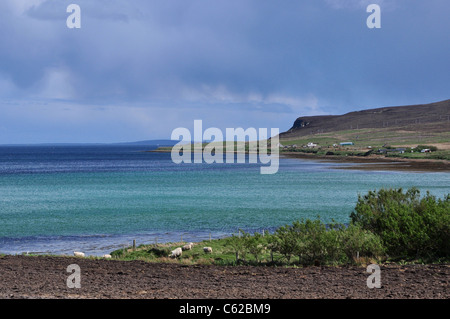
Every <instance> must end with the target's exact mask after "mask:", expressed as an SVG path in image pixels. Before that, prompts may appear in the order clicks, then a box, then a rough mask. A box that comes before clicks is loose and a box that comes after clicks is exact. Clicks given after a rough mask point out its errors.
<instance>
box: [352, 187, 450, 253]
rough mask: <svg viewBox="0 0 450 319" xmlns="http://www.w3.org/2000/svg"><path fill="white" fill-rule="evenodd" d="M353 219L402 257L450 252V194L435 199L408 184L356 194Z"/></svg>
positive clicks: (389, 250)
mask: <svg viewBox="0 0 450 319" xmlns="http://www.w3.org/2000/svg"><path fill="white" fill-rule="evenodd" d="M350 217H351V220H352V222H353V223H355V224H358V225H360V226H361V227H362V228H363V229H364V230H367V231H371V232H373V233H375V234H377V235H378V236H380V238H381V240H382V242H383V245H384V246H385V248H386V252H387V254H389V255H390V256H393V257H402V258H413V259H414V258H426V259H435V258H439V257H449V256H450V195H447V196H446V198H444V199H438V200H437V199H436V198H435V197H434V196H432V195H430V194H429V192H427V194H426V196H424V197H423V198H420V191H419V190H417V189H416V188H411V189H409V190H408V191H406V192H403V190H402V189H401V188H400V189H380V190H379V191H378V192H377V191H370V192H369V193H368V194H367V195H365V196H358V202H357V204H356V207H355V211H354V212H352V214H351V215H350Z"/></svg>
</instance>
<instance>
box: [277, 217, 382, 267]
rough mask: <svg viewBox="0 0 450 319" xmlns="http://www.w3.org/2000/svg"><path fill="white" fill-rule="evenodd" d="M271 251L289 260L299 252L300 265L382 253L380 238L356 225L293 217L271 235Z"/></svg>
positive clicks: (351, 259) (373, 255) (344, 261)
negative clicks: (295, 219) (291, 221)
mask: <svg viewBox="0 0 450 319" xmlns="http://www.w3.org/2000/svg"><path fill="white" fill-rule="evenodd" d="M272 240H273V249H274V251H276V252H278V253H280V254H282V255H283V256H284V257H285V258H286V259H287V261H288V262H290V259H291V257H292V256H298V261H299V263H300V264H303V265H312V264H315V265H323V264H345V263H354V262H355V258H356V257H357V255H359V256H361V257H363V256H364V257H379V256H382V255H383V253H384V249H383V245H382V242H381V240H380V238H379V237H378V236H377V235H376V234H373V233H371V232H370V231H367V230H364V229H362V228H361V227H360V226H359V225H354V224H350V225H349V226H348V227H347V226H345V225H343V224H337V223H333V224H330V225H325V224H324V223H322V222H321V221H320V219H316V220H309V219H307V220H302V221H295V222H294V223H293V224H292V225H286V226H282V227H280V228H278V229H277V230H276V231H275V234H274V235H273V236H272Z"/></svg>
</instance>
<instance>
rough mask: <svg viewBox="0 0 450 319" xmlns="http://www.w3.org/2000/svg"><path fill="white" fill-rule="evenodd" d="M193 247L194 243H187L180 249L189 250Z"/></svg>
mask: <svg viewBox="0 0 450 319" xmlns="http://www.w3.org/2000/svg"><path fill="white" fill-rule="evenodd" d="M192 247H194V243H189V244H186V245H184V246H183V247H181V249H182V250H191V249H192Z"/></svg>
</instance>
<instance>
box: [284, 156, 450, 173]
mask: <svg viewBox="0 0 450 319" xmlns="http://www.w3.org/2000/svg"><path fill="white" fill-rule="evenodd" d="M281 155H282V156H285V157H286V158H299V159H309V160H317V161H320V162H325V163H326V162H329V163H354V164H361V165H355V166H340V167H339V166H338V167H334V168H335V169H353V170H354V169H358V170H373V171H376V170H389V171H417V172H450V161H447V160H429V159H409V158H399V157H395V158H394V157H384V156H383V157H382V156H379V155H371V156H367V157H362V156H337V155H324V156H321V155H315V154H307V153H298V152H283V153H281Z"/></svg>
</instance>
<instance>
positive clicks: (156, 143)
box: [2, 140, 179, 146]
mask: <svg viewBox="0 0 450 319" xmlns="http://www.w3.org/2000/svg"><path fill="white" fill-rule="evenodd" d="M178 142H179V141H173V140H146V141H137V142H122V143H39V144H2V146H105V145H130V146H134V145H135V146H150V145H151V146H174V145H175V144H177V143H178Z"/></svg>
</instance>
